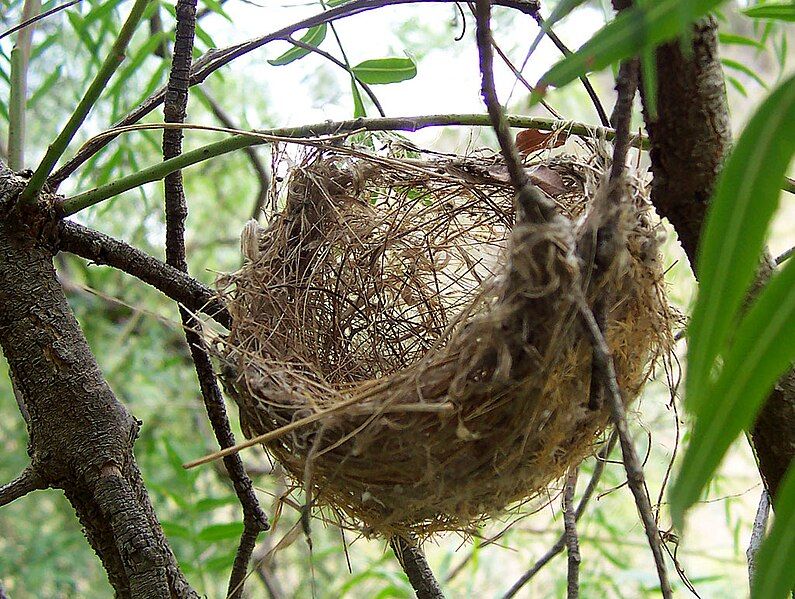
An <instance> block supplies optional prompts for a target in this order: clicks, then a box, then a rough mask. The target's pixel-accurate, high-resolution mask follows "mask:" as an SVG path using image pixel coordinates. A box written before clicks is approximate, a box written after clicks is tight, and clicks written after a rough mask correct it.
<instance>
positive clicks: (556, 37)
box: [533, 11, 610, 127]
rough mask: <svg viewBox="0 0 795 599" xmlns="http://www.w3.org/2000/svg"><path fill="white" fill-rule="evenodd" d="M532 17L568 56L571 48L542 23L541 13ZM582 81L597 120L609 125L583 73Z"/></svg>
mask: <svg viewBox="0 0 795 599" xmlns="http://www.w3.org/2000/svg"><path fill="white" fill-rule="evenodd" d="M533 18H534V19H535V20H536V22H537V23H538V26H539V27H541V29H542V30H543V31H544V33H546V35H547V37H548V38H549V39H550V40H551V41H552V43H553V44H555V46H556V47H557V49H558V50H560V52H561V53H562V54H563V55H564V56H569V55H570V54H571V50H569V49H568V48H567V47H566V44H564V43H563V42H562V41H561V40H560V38H559V37H558V36H557V35H556V34H555V32H554V31H552V29H551V28H550V27H546V26H545V23H544V19H543V18H542V17H541V13H539V12H538V11H536V12H534V13H533ZM579 79H580V81H581V82H582V85H583V87H584V88H585V91H586V92H587V93H588V97H589V98H591V102H593V105H594V108H595V109H596V113H597V114H598V115H599V120H600V121H601V123H602V125H604V126H605V127H608V126H609V125H610V121H609V120H608V118H607V113H606V112H605V109H604V106H602V102H601V100H599V96H598V95H597V93H596V90H595V89H594V88H593V85H591V82H590V81H589V80H588V77H586V76H585V75H583V76H582V77H580V78H579Z"/></svg>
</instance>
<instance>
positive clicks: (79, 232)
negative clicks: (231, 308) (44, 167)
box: [55, 220, 231, 328]
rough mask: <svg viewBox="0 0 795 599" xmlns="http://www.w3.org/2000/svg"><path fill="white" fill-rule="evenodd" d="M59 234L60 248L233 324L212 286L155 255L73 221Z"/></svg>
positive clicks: (64, 222)
mask: <svg viewBox="0 0 795 599" xmlns="http://www.w3.org/2000/svg"><path fill="white" fill-rule="evenodd" d="M55 235H56V239H55V244H56V247H58V249H60V250H63V251H66V252H69V253H71V254H74V255H76V256H80V257H81V258H85V259H86V260H90V261H92V262H95V263H96V264H102V265H105V266H111V267H113V268H117V269H119V270H121V271H122V272H126V273H127V274H129V275H132V276H133V277H135V278H137V279H140V280H141V281H143V282H144V283H146V284H148V285H151V286H152V287H154V288H155V289H157V290H158V291H160V292H162V293H163V294H164V295H165V296H166V297H169V298H171V299H173V300H174V301H175V302H178V303H180V304H182V305H183V306H185V307H186V308H188V310H190V311H191V312H202V313H204V314H207V315H208V316H210V317H212V318H213V319H214V320H215V321H216V322H218V323H220V324H222V325H224V326H225V327H227V328H229V327H230V326H231V319H230V317H229V313H228V312H227V311H226V308H225V307H224V306H223V305H222V304H221V302H219V301H218V297H217V295H216V294H215V292H214V291H213V290H212V289H210V288H209V287H206V286H205V285H202V284H201V283H200V282H199V281H197V280H196V279H194V278H193V277H191V276H189V275H187V274H185V273H184V272H182V271H180V270H177V269H176V268H174V267H173V266H169V265H168V264H165V263H164V262H161V261H160V260H158V259H157V258H155V257H154V256H150V255H149V254H147V253H145V252H142V251H141V250H139V249H137V248H134V247H132V246H131V245H128V244H126V243H124V242H123V241H119V240H118V239H114V238H113V237H110V236H108V235H105V234H104V233H100V232H99V231H94V230H93V229H89V228H88V227H84V226H83V225H79V224H77V223H75V222H72V221H69V220H62V221H60V222H59V223H58V229H57V232H56V234H55Z"/></svg>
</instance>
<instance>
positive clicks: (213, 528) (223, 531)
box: [196, 522, 243, 541]
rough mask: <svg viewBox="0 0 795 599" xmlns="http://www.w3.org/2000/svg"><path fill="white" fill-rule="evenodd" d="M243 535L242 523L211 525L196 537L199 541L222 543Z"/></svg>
mask: <svg viewBox="0 0 795 599" xmlns="http://www.w3.org/2000/svg"><path fill="white" fill-rule="evenodd" d="M241 534H243V523H242V522H229V523H228V524H211V525H210V526H207V527H205V528H202V529H201V530H200V531H199V534H198V535H197V536H196V538H198V539H199V540H200V541H222V540H224V539H236V538H238V537H239V536H240V535H241Z"/></svg>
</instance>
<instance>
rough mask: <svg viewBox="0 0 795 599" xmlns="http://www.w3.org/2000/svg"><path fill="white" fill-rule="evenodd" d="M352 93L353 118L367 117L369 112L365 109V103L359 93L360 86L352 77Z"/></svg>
mask: <svg viewBox="0 0 795 599" xmlns="http://www.w3.org/2000/svg"><path fill="white" fill-rule="evenodd" d="M351 93H352V94H353V118H355V119H358V118H359V117H360V116H367V110H365V108H364V101H363V100H362V94H361V92H360V91H359V86H358V85H357V84H356V80H355V79H354V78H353V77H351Z"/></svg>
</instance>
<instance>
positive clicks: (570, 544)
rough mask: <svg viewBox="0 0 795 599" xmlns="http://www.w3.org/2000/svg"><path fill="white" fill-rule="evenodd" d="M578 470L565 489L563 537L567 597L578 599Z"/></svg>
mask: <svg viewBox="0 0 795 599" xmlns="http://www.w3.org/2000/svg"><path fill="white" fill-rule="evenodd" d="M577 474H578V470H577V468H576V467H575V468H572V469H571V471H570V472H569V474H568V476H567V477H566V484H565V485H564V487H563V528H564V533H563V536H564V537H565V538H566V550H567V554H568V573H567V576H566V596H567V597H568V599H577V597H579V595H580V561H581V557H580V543H579V541H578V540H577V519H576V515H577V514H576V510H575V508H574V490H575V488H576V487H577Z"/></svg>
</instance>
